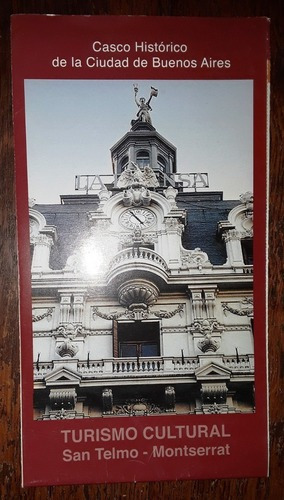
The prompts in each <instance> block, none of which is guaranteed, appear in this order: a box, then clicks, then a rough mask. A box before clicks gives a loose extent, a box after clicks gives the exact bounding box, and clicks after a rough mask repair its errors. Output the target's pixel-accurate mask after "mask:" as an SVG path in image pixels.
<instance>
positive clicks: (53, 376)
mask: <svg viewBox="0 0 284 500" xmlns="http://www.w3.org/2000/svg"><path fill="white" fill-rule="evenodd" d="M80 381H81V376H80V375H78V373H75V372H73V371H72V370H69V369H68V368H66V367H65V366H63V367H60V368H59V369H57V370H54V371H53V372H51V373H49V374H48V375H47V376H46V377H45V383H46V385H53V384H56V385H64V386H66V385H72V386H74V384H79V383H80Z"/></svg>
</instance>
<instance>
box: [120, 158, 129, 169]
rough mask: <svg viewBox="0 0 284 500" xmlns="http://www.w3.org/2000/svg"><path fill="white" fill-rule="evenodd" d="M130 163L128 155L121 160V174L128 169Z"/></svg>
mask: <svg viewBox="0 0 284 500" xmlns="http://www.w3.org/2000/svg"><path fill="white" fill-rule="evenodd" d="M128 163H129V157H128V155H125V156H123V158H121V160H120V170H121V172H122V171H123V170H124V169H125V168H126V167H127V165H128Z"/></svg>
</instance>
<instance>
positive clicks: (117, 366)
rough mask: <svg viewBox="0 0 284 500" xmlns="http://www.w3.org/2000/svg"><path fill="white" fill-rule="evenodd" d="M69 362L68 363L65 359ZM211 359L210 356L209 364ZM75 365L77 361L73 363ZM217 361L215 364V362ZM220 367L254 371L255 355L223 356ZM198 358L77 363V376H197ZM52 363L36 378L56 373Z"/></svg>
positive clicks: (41, 368) (41, 367) (37, 370)
mask: <svg viewBox="0 0 284 500" xmlns="http://www.w3.org/2000/svg"><path fill="white" fill-rule="evenodd" d="M66 361H67V360H66ZM209 361H210V357H208V362H209ZM72 362H74V360H72ZM215 362H216V361H215ZM219 364H220V365H223V366H224V367H225V368H228V369H229V370H231V371H232V372H233V373H236V372H249V373H253V371H254V358H253V355H239V356H238V358H237V357H236V356H220V360H219ZM199 366H200V365H199V357H198V356H192V357H183V358H181V357H158V356H157V357H151V358H139V359H138V358H110V359H105V360H96V361H93V360H92V361H91V360H90V361H88V362H87V361H78V362H77V373H78V374H80V375H82V378H85V377H95V378H117V377H130V376H131V377H139V376H161V377H163V376H169V375H172V376H177V375H179V374H187V373H188V374H194V373H195V370H196V369H197V368H198V367H199ZM53 368H54V367H53V363H43V362H41V363H34V379H35V380H42V379H44V377H45V376H46V375H47V374H48V373H50V372H51V371H52V370H53Z"/></svg>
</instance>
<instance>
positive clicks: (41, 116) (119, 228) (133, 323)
mask: <svg viewBox="0 0 284 500" xmlns="http://www.w3.org/2000/svg"><path fill="white" fill-rule="evenodd" d="M25 115H26V142H27V165H28V193H29V213H30V247H31V288H32V330H33V360H34V363H33V373H34V419H35V420H39V421H44V420H59V419H82V418H95V417H109V418H113V417H127V416H128V417H135V416H136V417H137V416H138V417H139V416H147V415H159V416H161V415H169V414H172V415H174V414H184V415H186V414H187V415H196V414H228V413H239V414H247V413H252V412H254V411H255V403H254V337H253V82H252V80H178V81H173V80H171V81H170V80H159V81H150V80H141V81H136V82H134V81H130V80H115V81H113V80H26V81H25Z"/></svg>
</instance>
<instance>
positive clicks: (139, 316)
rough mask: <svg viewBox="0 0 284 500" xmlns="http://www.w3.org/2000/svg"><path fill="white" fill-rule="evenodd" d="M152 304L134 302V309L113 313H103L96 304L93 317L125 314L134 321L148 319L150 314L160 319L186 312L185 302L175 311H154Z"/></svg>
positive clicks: (115, 318)
mask: <svg viewBox="0 0 284 500" xmlns="http://www.w3.org/2000/svg"><path fill="white" fill-rule="evenodd" d="M151 307H152V306H151V305H150V306H146V305H143V304H135V305H134V304H133V305H132V309H130V308H129V309H124V310H123V311H121V312H118V311H113V312H111V313H108V314H106V313H103V312H102V311H100V309H99V308H98V307H96V306H93V308H92V309H93V319H94V320H95V319H96V316H99V317H100V318H103V319H106V320H118V319H119V318H121V317H122V316H125V317H126V318H127V319H131V320H134V321H139V320H143V319H148V318H149V316H151V315H153V316H155V317H156V318H159V319H169V318H172V317H173V316H175V315H176V314H179V315H180V316H182V315H183V312H184V304H179V305H178V306H177V307H176V308H175V309H174V310H173V311H167V310H163V309H161V310H159V311H153V310H152V309H150V308H151Z"/></svg>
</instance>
